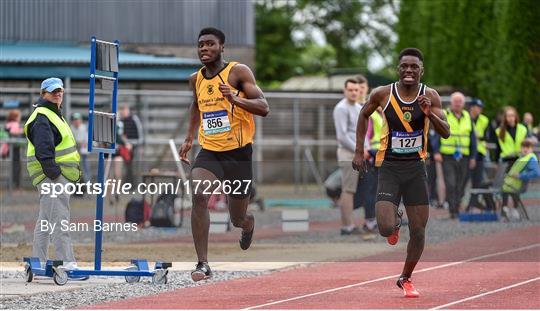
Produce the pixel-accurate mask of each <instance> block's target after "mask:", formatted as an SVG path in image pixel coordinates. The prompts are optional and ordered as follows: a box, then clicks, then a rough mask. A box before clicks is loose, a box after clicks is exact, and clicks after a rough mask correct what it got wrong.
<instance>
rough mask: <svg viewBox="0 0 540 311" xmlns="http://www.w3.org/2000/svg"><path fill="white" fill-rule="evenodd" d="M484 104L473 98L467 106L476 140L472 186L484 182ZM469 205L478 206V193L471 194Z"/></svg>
mask: <svg viewBox="0 0 540 311" xmlns="http://www.w3.org/2000/svg"><path fill="white" fill-rule="evenodd" d="M483 108H484V104H483V103H482V101H481V100H480V99H473V101H472V102H471V103H470V106H469V113H470V115H471V119H472V121H473V123H474V130H475V134H476V141H477V145H476V147H477V151H478V152H477V154H476V167H475V168H474V169H473V170H472V172H471V182H472V187H473V188H480V187H482V185H483V183H484V160H485V159H486V157H488V152H487V147H486V138H487V129H488V127H489V118H488V117H486V116H485V115H483V114H482V109H483ZM469 206H476V207H480V208H482V206H480V202H479V201H478V195H476V194H473V195H471V198H470V201H469Z"/></svg>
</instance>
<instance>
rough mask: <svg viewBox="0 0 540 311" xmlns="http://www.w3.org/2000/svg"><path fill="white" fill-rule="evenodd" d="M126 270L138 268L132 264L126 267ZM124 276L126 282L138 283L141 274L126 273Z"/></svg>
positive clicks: (136, 269)
mask: <svg viewBox="0 0 540 311" xmlns="http://www.w3.org/2000/svg"><path fill="white" fill-rule="evenodd" d="M126 270H127V271H138V270H139V268H138V267H137V266H135V265H132V266H129V267H127V268H126ZM125 278H126V282H128V283H130V284H131V283H138V282H139V281H140V280H141V276H140V275H126V276H125Z"/></svg>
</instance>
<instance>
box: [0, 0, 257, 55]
mask: <svg viewBox="0 0 540 311" xmlns="http://www.w3.org/2000/svg"><path fill="white" fill-rule="evenodd" d="M254 6H255V2H254V1H252V0H234V1H223V0H203V1H200V0H199V1H196V0H130V1H127V0H106V1H105V0H100V1H97V0H93V1H88V0H0V40H25V41H34V40H35V41H46V40H49V41H76V42H86V41H88V40H89V38H90V37H91V36H96V37H98V38H102V39H104V40H114V39H119V40H120V42H122V43H130V44H174V45H187V46H194V45H196V43H197V36H198V33H199V31H200V30H201V29H202V28H203V27H209V26H211V27H217V28H219V29H221V30H222V31H223V32H224V33H225V35H226V36H227V40H226V43H227V45H228V46H248V47H253V46H254V45H255V9H254ZM113 38H114V39H113Z"/></svg>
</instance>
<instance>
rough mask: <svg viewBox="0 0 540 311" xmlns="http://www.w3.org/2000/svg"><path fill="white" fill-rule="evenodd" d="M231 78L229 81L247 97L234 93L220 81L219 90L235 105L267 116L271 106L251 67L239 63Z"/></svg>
mask: <svg viewBox="0 0 540 311" xmlns="http://www.w3.org/2000/svg"><path fill="white" fill-rule="evenodd" d="M229 79H230V80H229V83H230V84H231V85H232V86H233V87H234V88H236V89H237V90H240V91H242V92H244V94H246V98H242V97H240V96H237V95H236V94H233V92H232V90H231V88H230V87H229V86H228V85H226V84H223V83H220V84H219V90H220V91H221V93H222V94H223V96H225V98H227V100H228V101H229V102H230V103H231V104H233V105H237V106H238V107H240V108H242V109H244V110H246V111H248V112H251V113H253V114H256V115H258V116H262V117H266V115H267V114H268V112H269V111H270V108H269V107H268V102H267V101H266V98H264V94H263V92H262V90H261V89H260V88H259V87H258V86H257V83H256V82H255V76H254V75H253V72H251V69H249V67H248V66H246V65H243V64H238V65H236V66H234V67H233V69H231V72H230V75H229Z"/></svg>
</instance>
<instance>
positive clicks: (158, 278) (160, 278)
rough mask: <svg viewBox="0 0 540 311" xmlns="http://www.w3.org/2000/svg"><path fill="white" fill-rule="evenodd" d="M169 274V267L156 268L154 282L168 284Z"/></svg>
mask: <svg viewBox="0 0 540 311" xmlns="http://www.w3.org/2000/svg"><path fill="white" fill-rule="evenodd" d="M167 274H169V270H167V269H156V270H155V273H154V275H153V276H152V283H154V284H156V285H163V284H167Z"/></svg>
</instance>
